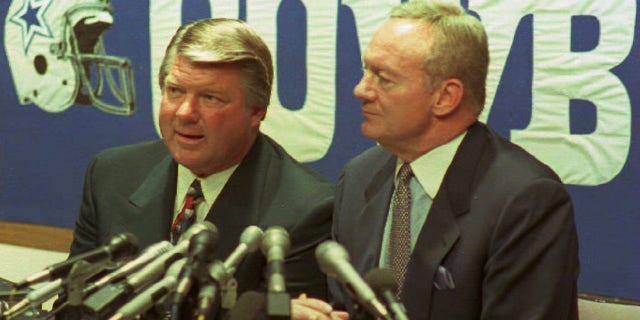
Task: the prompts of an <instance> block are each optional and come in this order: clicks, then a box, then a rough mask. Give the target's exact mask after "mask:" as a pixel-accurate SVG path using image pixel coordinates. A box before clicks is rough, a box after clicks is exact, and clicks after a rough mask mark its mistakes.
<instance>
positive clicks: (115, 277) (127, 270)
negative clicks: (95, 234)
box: [84, 240, 173, 295]
mask: <svg viewBox="0 0 640 320" xmlns="http://www.w3.org/2000/svg"><path fill="white" fill-rule="evenodd" d="M171 248H173V245H172V244H171V242H169V241H166V240H165V241H161V242H158V243H155V244H153V245H151V246H149V247H148V248H147V249H145V250H144V251H143V252H142V253H141V254H140V255H139V256H138V257H137V258H135V259H133V260H131V261H129V262H127V263H126V264H125V265H123V266H122V267H120V268H118V269H116V270H114V271H112V272H111V273H109V274H107V275H105V276H104V277H102V278H100V279H98V280H97V281H95V282H93V283H91V284H89V285H88V286H87V287H86V288H85V289H84V294H85V295H90V294H92V293H94V292H96V291H98V289H100V288H103V287H104V286H106V285H108V284H110V283H116V282H119V281H122V280H124V279H125V278H126V277H127V276H128V275H130V274H132V273H134V272H136V271H138V270H140V269H141V268H142V267H144V266H145V265H146V264H148V263H149V262H150V261H151V260H153V259H155V258H157V257H158V256H160V255H161V254H163V253H165V252H167V251H169V250H171Z"/></svg>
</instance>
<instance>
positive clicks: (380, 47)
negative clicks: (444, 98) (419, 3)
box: [353, 19, 434, 151]
mask: <svg viewBox="0 0 640 320" xmlns="http://www.w3.org/2000/svg"><path fill="white" fill-rule="evenodd" d="M428 32H429V31H428V28H426V27H425V26H424V25H423V24H421V23H419V22H417V21H415V20H409V19H391V20H389V21H387V22H385V23H384V24H383V25H382V27H380V29H379V30H378V31H377V32H376V33H375V35H374V36H373V38H372V39H371V42H370V44H369V46H368V47H367V49H366V51H365V54H364V57H363V60H364V75H363V76H362V79H361V80H360V83H358V85H357V86H356V87H355V88H354V91H353V92H354V95H355V96H356V97H357V98H358V99H360V100H362V115H363V116H364V122H363V123H362V127H361V130H362V134H363V135H364V136H366V137H368V138H370V139H373V140H375V141H377V142H378V143H380V144H381V145H382V146H383V147H385V148H387V149H390V150H392V151H397V150H399V149H398V148H400V149H404V147H406V146H407V145H410V144H412V143H415V142H417V141H420V139H421V138H422V137H424V136H426V135H427V133H428V131H429V130H430V127H431V123H432V111H431V109H432V105H433V103H434V97H433V96H432V95H431V94H429V93H428V92H426V91H425V89H424V88H425V79H424V76H425V74H424V71H423V68H422V64H423V61H424V57H425V55H426V54H428V45H427V41H426V40H425V38H426V36H425V34H428Z"/></svg>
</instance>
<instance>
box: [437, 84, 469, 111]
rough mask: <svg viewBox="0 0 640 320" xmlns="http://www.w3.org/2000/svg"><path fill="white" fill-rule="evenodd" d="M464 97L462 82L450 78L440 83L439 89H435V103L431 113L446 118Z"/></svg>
mask: <svg viewBox="0 0 640 320" xmlns="http://www.w3.org/2000/svg"><path fill="white" fill-rule="evenodd" d="M463 95H464V84H463V83H462V81H460V80H458V79H456V78H451V79H447V80H444V81H442V83H441V84H440V87H439V88H437V89H436V96H435V98H436V103H435V105H434V107H433V113H434V114H435V115H436V116H439V117H446V116H448V115H450V114H452V113H454V112H455V111H456V110H458V107H459V106H460V103H461V102H462V96H463Z"/></svg>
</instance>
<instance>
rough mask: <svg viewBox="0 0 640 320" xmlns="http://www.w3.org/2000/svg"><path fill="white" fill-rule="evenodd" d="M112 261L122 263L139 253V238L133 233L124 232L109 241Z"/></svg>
mask: <svg viewBox="0 0 640 320" xmlns="http://www.w3.org/2000/svg"><path fill="white" fill-rule="evenodd" d="M108 247H109V252H110V254H111V261H120V260H123V259H125V258H128V257H131V256H133V255H135V254H136V253H138V249H139V245H138V238H136V236H134V235H133V234H132V233H129V232H124V233H121V234H118V235H116V236H114V237H113V238H111V240H109V244H108Z"/></svg>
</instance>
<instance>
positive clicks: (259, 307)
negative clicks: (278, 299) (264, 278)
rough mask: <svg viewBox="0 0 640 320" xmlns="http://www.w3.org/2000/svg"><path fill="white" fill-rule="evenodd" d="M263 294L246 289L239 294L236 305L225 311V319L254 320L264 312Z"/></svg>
mask: <svg viewBox="0 0 640 320" xmlns="http://www.w3.org/2000/svg"><path fill="white" fill-rule="evenodd" d="M264 304H265V300H264V294H263V293H259V292H256V291H246V292H245V293H243V294H241V295H240V298H238V302H236V305H235V306H234V307H233V308H232V309H231V310H230V311H229V313H227V316H226V317H225V320H255V319H260V318H262V317H261V315H262V314H263V313H264V307H265V306H264Z"/></svg>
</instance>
